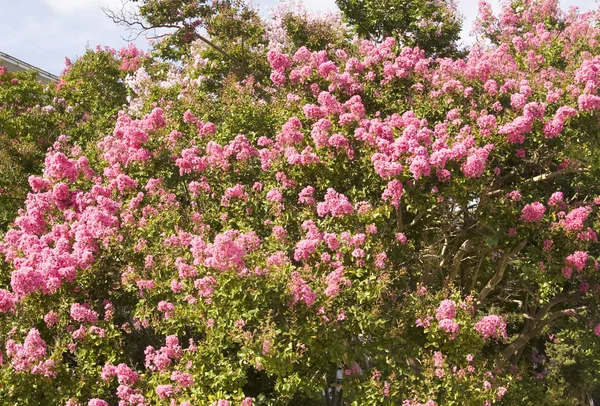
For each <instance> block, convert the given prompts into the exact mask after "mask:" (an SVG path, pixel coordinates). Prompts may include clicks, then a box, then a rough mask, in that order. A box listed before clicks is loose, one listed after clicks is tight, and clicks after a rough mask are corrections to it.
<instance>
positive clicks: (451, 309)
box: [435, 299, 456, 321]
mask: <svg viewBox="0 0 600 406" xmlns="http://www.w3.org/2000/svg"><path fill="white" fill-rule="evenodd" d="M454 317H456V303H455V302H454V301H453V300H450V299H444V300H442V302H441V303H440V305H439V306H438V308H437V310H436V312H435V318H436V319H437V320H438V321H441V320H442V319H453V318H454Z"/></svg>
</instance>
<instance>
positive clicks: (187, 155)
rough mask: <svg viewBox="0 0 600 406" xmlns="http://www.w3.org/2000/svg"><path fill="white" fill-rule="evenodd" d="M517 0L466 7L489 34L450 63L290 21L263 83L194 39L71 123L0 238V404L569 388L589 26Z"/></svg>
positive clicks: (592, 385)
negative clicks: (96, 117)
mask: <svg viewBox="0 0 600 406" xmlns="http://www.w3.org/2000/svg"><path fill="white" fill-rule="evenodd" d="M527 6H528V7H526V8H519V7H515V5H514V4H507V5H506V8H505V10H504V12H503V15H502V16H500V17H499V18H496V17H494V16H493V15H490V14H487V13H486V12H485V10H487V8H486V6H483V7H481V10H482V11H483V12H482V14H481V19H480V24H481V26H486V24H488V25H489V26H493V27H498V28H499V30H500V31H501V32H503V33H505V34H503V35H501V36H499V37H497V38H498V39H497V44H496V45H495V46H493V47H490V48H485V47H484V46H482V45H481V46H475V47H473V49H472V50H471V51H470V53H469V55H468V56H467V57H466V58H464V59H460V58H457V59H451V58H437V59H433V58H430V57H426V55H425V53H424V51H423V50H421V49H419V48H410V47H401V46H399V45H398V44H397V43H396V41H395V40H394V39H393V38H387V39H385V40H383V41H380V42H372V41H368V40H361V39H355V40H354V41H352V42H345V41H342V42H340V44H338V45H337V47H330V46H328V47H326V48H327V49H323V50H318V49H314V50H309V49H308V48H307V47H304V46H302V47H300V48H298V49H291V48H292V47H293V44H294V42H293V41H294V40H293V38H297V37H293V38H292V37H290V38H284V40H283V41H279V43H281V44H285V45H284V46H283V48H278V49H270V50H268V51H266V52H264V53H265V55H264V58H265V60H266V61H267V63H268V64H269V66H270V75H269V79H268V80H267V79H263V77H262V76H257V77H252V76H248V77H246V78H245V79H244V80H240V79H239V78H237V77H236V76H235V75H234V74H232V75H229V74H226V72H227V71H226V70H224V71H221V72H218V71H216V70H214V66H215V65H211V63H212V62H213V61H212V60H211V59H208V58H207V57H206V56H205V55H204V54H203V52H204V51H205V49H204V48H203V47H197V46H192V47H190V55H189V56H188V57H186V58H185V59H184V60H183V62H182V63H181V64H173V65H169V64H168V63H165V62H149V63H147V64H144V65H143V66H142V65H140V67H139V69H137V70H136V71H135V72H134V73H132V74H130V75H129V76H128V77H127V78H126V80H125V81H126V83H127V86H128V87H129V92H130V96H131V97H130V99H129V105H128V108H127V110H126V111H122V112H120V113H119V115H118V118H117V119H116V121H115V123H114V129H113V131H112V133H111V134H108V135H106V136H105V137H103V138H102V139H101V140H99V142H98V143H97V144H96V145H94V144H93V143H91V142H90V143H88V144H87V146H86V147H85V148H84V149H82V148H81V147H80V146H78V145H75V146H73V144H72V142H71V141H70V140H69V137H68V136H70V135H71V132H73V133H74V134H77V128H65V130H64V133H65V134H66V135H67V136H61V137H59V138H58V141H57V142H56V143H55V144H53V146H52V148H51V149H50V150H49V151H48V154H47V156H46V159H45V165H44V170H43V173H42V174H41V176H32V177H30V178H29V184H30V187H31V193H30V194H29V195H28V197H27V200H26V202H25V207H24V209H23V210H22V211H21V212H20V213H19V215H18V217H17V219H16V220H15V222H14V227H13V228H12V229H10V230H9V231H8V232H7V233H6V236H5V237H4V240H3V242H2V243H1V244H0V252H1V255H2V257H3V265H2V269H3V270H4V271H3V272H4V273H3V274H2V275H1V278H0V283H2V289H0V318H2V319H1V321H0V343H1V344H2V345H1V346H0V348H2V352H0V353H1V354H2V358H3V363H2V364H1V365H0V382H1V383H2V385H1V386H0V398H1V399H3V400H4V399H6V401H7V402H10V403H11V404H22V405H39V404H65V405H69V406H77V405H88V406H106V405H108V404H110V405H112V404H120V405H155V404H156V405H159V404H164V405H171V404H173V405H178V406H189V405H191V404H194V405H217V406H227V405H231V404H235V405H238V404H239V405H243V406H249V405H252V404H261V405H289V404H293V405H295V404H303V405H312V404H323V403H326V404H328V405H340V404H349V405H398V404H402V405H405V406H411V405H413V406H415V405H427V406H433V405H477V406H479V405H491V404H500V403H501V404H508V405H557V406H558V405H565V404H580V403H581V402H584V401H587V400H589V399H590V397H591V396H592V395H593V394H596V393H597V392H598V390H599V388H600V382H599V380H598V377H597V373H596V371H597V369H598V366H599V364H600V340H599V337H600V311H599V302H598V300H599V299H600V278H599V275H598V269H599V268H600V265H599V263H598V256H599V248H600V247H599V245H598V240H597V234H596V233H597V231H596V230H597V229H598V227H599V223H600V222H599V217H598V213H599V211H598V206H600V190H599V189H598V186H597V182H595V180H596V179H597V178H598V175H599V171H600V165H599V162H598V158H597V157H598V156H599V152H600V151H598V148H599V145H600V144H599V143H598V141H597V131H596V128H597V123H598V118H599V114H600V113H599V112H600V95H598V86H599V85H600V76H598V74H597V73H598V72H599V71H600V57H599V56H598V45H597V43H596V42H595V40H597V39H598V38H600V29H598V28H597V27H596V24H595V23H596V22H595V20H594V19H593V18H591V16H590V15H578V14H576V13H575V12H572V13H570V14H568V15H563V14H561V13H559V12H558V10H556V8H555V7H556V4H555V3H553V2H552V1H545V2H530V3H527ZM537 6H539V7H542V6H543V7H542V8H544V10H546V9H551V10H547V12H548V13H550V14H549V15H553V16H556V17H555V19H547V18H546V16H547V14H542V13H540V14H537V15H530V14H527V10H530V9H532V8H534V7H537ZM553 7H554V8H553ZM519 10H520V11H519ZM511 13H512V14H511ZM507 16H510V18H508V17H507ZM511 27H512V28H511ZM509 32H512V33H513V35H512V36H511V35H509V34H507V33H509ZM517 34H518V35H519V36H520V37H522V39H523V43H521V42H519V41H518V40H516V41H513V40H514V38H515V36H514V35H517ZM286 47H287V49H286ZM557 53H558V54H560V55H564V56H567V55H568V56H569V57H568V58H567V59H565V62H564V63H563V64H559V63H558V62H557V58H554V56H555V55H557ZM211 78H213V79H214V80H212V81H211ZM216 78H223V79H222V81H221V83H220V85H219V86H215V81H216ZM84 88H85V87H84ZM83 100H85V97H84V98H83ZM92 100H93V99H92ZM92 105H93V104H92ZM107 114H108V112H107ZM34 389H35V390H34Z"/></svg>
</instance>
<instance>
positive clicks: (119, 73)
mask: <svg viewBox="0 0 600 406" xmlns="http://www.w3.org/2000/svg"><path fill="white" fill-rule="evenodd" d="M125 54H128V55H129V56H126V55H125ZM134 54H135V55H134ZM138 54H139V51H138V50H137V49H135V48H132V47H129V48H124V49H122V50H120V51H119V52H117V51H116V50H114V49H108V48H107V49H96V50H87V51H86V52H85V54H84V55H82V56H81V57H79V58H77V59H76V60H75V61H74V62H71V61H70V60H68V59H67V67H66V69H65V71H64V72H63V73H62V74H61V76H60V79H59V80H58V82H57V83H53V82H52V83H49V84H47V85H43V84H41V83H40V82H39V81H38V75H37V72H18V73H10V72H7V71H6V69H5V68H4V67H0V232H3V231H5V230H6V228H7V227H8V224H9V223H11V222H12V221H13V220H14V218H15V216H16V214H17V209H18V208H19V207H21V206H22V204H23V201H24V200H25V197H26V195H27V191H28V188H29V185H28V183H27V177H28V176H29V175H32V174H37V173H39V172H40V171H41V169H42V166H43V161H44V156H45V154H46V150H47V148H48V147H50V146H51V145H52V143H53V142H54V141H55V140H56V139H57V138H58V136H59V135H60V134H61V131H65V130H66V129H68V131H69V134H70V136H71V141H72V142H73V143H74V144H77V145H79V146H80V147H81V148H85V147H86V144H87V143H88V142H90V143H93V144H95V143H96V142H97V141H98V139H99V138H100V137H101V134H102V133H105V132H106V131H108V130H109V129H110V127H113V126H114V120H115V119H116V117H117V112H118V111H119V109H120V108H122V107H123V105H124V104H125V103H126V96H127V89H126V87H125V84H124V83H123V79H124V78H125V76H126V74H127V73H128V71H135V70H137V68H138V67H139V66H140V59H139V55H138ZM134 62H135V63H134Z"/></svg>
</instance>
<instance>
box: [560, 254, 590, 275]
mask: <svg viewBox="0 0 600 406" xmlns="http://www.w3.org/2000/svg"><path fill="white" fill-rule="evenodd" d="M587 259H588V253H587V252H586V251H575V252H574V253H573V254H571V255H569V256H568V257H567V258H566V259H565V264H566V265H567V266H569V267H573V268H575V269H577V270H578V271H582V270H583V268H585V266H586V263H587Z"/></svg>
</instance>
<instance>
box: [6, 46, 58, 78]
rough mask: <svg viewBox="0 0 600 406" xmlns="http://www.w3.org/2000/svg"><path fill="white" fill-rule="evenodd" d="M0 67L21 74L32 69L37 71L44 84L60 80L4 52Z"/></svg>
mask: <svg viewBox="0 0 600 406" xmlns="http://www.w3.org/2000/svg"><path fill="white" fill-rule="evenodd" d="M0 65H3V66H6V68H7V69H8V71H9V72H19V71H24V70H31V69H33V70H36V71H37V72H38V75H39V78H40V80H41V81H42V82H43V83H48V82H56V81H57V80H58V76H56V75H53V74H51V73H50V72H46V71H45V70H43V69H40V68H36V67H35V66H33V65H30V64H28V63H27V62H24V61H22V60H20V59H18V58H15V57H14V56H10V55H8V54H5V53H4V52H0Z"/></svg>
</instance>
